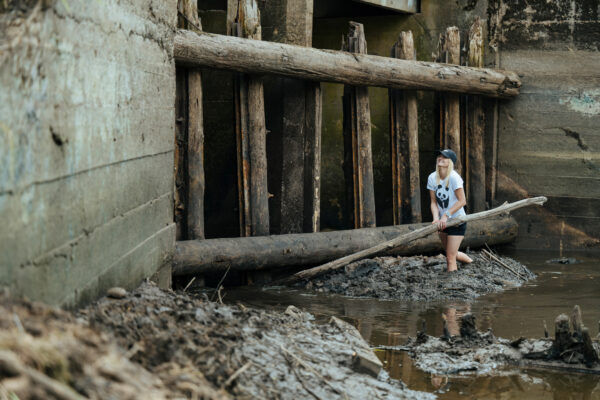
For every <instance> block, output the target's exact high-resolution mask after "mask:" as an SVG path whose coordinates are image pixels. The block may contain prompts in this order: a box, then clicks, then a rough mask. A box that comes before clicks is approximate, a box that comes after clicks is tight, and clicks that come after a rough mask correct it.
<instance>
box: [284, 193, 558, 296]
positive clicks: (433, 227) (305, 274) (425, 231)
mask: <svg viewBox="0 0 600 400" xmlns="http://www.w3.org/2000/svg"><path fill="white" fill-rule="evenodd" d="M546 200H547V199H546V198H545V197H543V196H540V197H533V198H530V199H524V200H519V201H516V202H514V203H504V204H503V205H501V206H500V207H496V208H494V209H492V210H488V211H483V212H480V213H476V214H470V215H465V216H462V217H457V218H452V219H451V220H449V221H448V223H447V224H446V226H447V227H452V226H456V225H459V224H462V223H463V222H470V221H476V220H479V219H483V218H488V217H491V216H494V215H499V214H502V213H506V212H508V211H512V210H515V209H518V208H522V207H527V206H529V205H532V204H538V205H542V204H544V203H545V202H546ZM437 230H438V227H437V224H430V225H429V226H425V227H423V228H420V229H417V230H415V231H413V232H410V233H407V234H404V235H400V236H398V237H396V238H394V239H391V240H388V241H386V242H383V243H379V244H378V245H376V246H373V247H370V248H368V249H366V250H362V251H359V252H357V253H354V254H351V255H349V256H346V257H342V258H339V259H337V260H334V261H331V262H328V263H327V264H323V265H320V266H318V267H314V268H311V269H308V270H304V271H300V272H298V273H296V274H294V275H292V276H291V277H289V278H286V279H283V280H281V282H280V283H286V284H287V283H293V282H297V281H300V280H306V279H310V278H312V277H314V276H318V275H322V274H324V273H327V272H330V271H333V270H336V269H338V268H341V267H343V266H345V265H347V264H349V263H351V262H354V261H358V260H361V259H363V258H367V257H372V256H375V255H377V254H380V253H381V252H383V251H385V250H389V249H391V248H394V247H398V246H402V245H405V244H406V243H409V242H411V241H413V240H415V239H418V238H421V237H424V236H428V235H430V234H432V233H434V232H436V231H437Z"/></svg>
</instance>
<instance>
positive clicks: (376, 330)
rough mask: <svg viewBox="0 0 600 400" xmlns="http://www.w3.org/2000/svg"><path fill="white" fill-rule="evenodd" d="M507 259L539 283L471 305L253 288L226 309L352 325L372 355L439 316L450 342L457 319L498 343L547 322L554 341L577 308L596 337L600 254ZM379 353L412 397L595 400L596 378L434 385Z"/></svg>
mask: <svg viewBox="0 0 600 400" xmlns="http://www.w3.org/2000/svg"><path fill="white" fill-rule="evenodd" d="M505 255H508V256H511V257H513V258H515V259H517V260H518V261H520V262H522V263H523V264H525V265H527V266H528V267H529V268H530V269H531V270H532V271H533V272H535V273H536V274H537V275H538V278H537V279H536V280H534V281H532V282H529V283H527V284H525V285H523V286H521V287H519V288H514V289H511V290H508V291H506V292H504V293H499V294H491V295H486V296H483V297H480V298H478V299H477V300H474V301H471V302H438V303H425V304H424V303H408V302H400V301H379V300H373V299H352V298H345V297H341V296H331V295H327V296H324V295H319V294H315V293H311V292H305V291H299V290H288V289H285V290H278V289H269V290H260V289H256V288H238V289H228V290H226V292H227V296H226V298H225V301H226V302H238V301H239V302H241V303H243V304H246V305H252V306H256V307H261V308H267V309H276V310H285V308H286V307H287V306H288V305H290V304H293V305H295V306H296V307H298V308H301V309H303V310H305V311H308V312H310V313H312V314H313V315H315V317H316V318H317V320H321V321H323V322H325V321H327V319H328V318H329V317H330V316H331V315H335V316H338V317H340V318H343V319H345V320H346V321H348V322H350V323H352V324H354V326H356V327H357V328H358V330H359V331H360V332H361V334H362V335H363V337H364V338H365V339H366V340H367V341H368V342H369V343H370V344H371V345H372V346H374V347H377V346H399V345H402V344H404V343H405V342H406V339H407V337H408V336H414V335H415V334H416V332H417V330H419V329H422V327H423V326H425V329H426V331H427V333H428V334H430V335H441V334H442V323H441V315H442V313H443V314H445V315H446V317H447V318H448V321H449V329H450V331H451V333H452V334H458V325H457V324H453V321H454V320H455V318H458V317H460V316H461V315H462V314H464V313H466V312H471V313H473V314H474V315H475V316H476V318H477V326H478V328H479V329H480V330H485V329H488V328H491V329H492V330H493V332H494V334H495V335H496V336H501V337H504V338H515V339H516V338H518V337H520V336H525V337H541V336H543V334H544V328H543V326H544V321H545V322H546V324H547V326H548V329H549V331H550V334H552V331H553V324H554V319H555V318H556V316H557V315H558V314H560V313H567V314H568V315H570V313H571V310H572V308H573V306H574V305H575V304H578V305H579V306H580V307H581V309H582V312H583V322H584V324H585V325H586V326H588V327H589V328H590V333H591V334H592V336H596V334H598V329H599V323H600V253H597V252H595V253H591V254H590V253H587V254H586V253H571V254H564V256H567V257H575V258H576V259H577V260H579V261H581V262H579V263H577V264H548V263H546V260H549V259H552V258H557V257H558V254H556V253H549V252H530V251H528V252H514V253H511V254H507V253H505ZM453 329H454V330H456V331H454V332H453ZM376 353H377V354H378V356H379V357H380V359H381V360H382V361H383V362H384V365H385V366H386V370H387V371H388V372H389V373H390V375H391V376H392V377H394V378H399V379H402V380H403V381H404V382H405V383H406V384H407V385H408V386H409V388H411V389H415V390H422V391H427V392H434V393H436V394H437V395H438V396H439V398H442V399H517V398H518V399H524V398H526V399H598V400H600V376H593V375H574V374H566V373H564V372H549V371H539V370H519V369H515V368H504V369H501V370H498V373H497V375H496V376H492V377H489V376H486V377H484V376H481V377H477V376H473V375H470V376H469V375H465V376H455V377H438V376H432V375H430V374H428V373H424V372H421V371H420V370H418V369H416V368H414V367H413V366H412V363H411V361H410V358H409V357H408V355H407V354H406V353H404V352H401V351H395V350H394V351H392V350H377V351H376Z"/></svg>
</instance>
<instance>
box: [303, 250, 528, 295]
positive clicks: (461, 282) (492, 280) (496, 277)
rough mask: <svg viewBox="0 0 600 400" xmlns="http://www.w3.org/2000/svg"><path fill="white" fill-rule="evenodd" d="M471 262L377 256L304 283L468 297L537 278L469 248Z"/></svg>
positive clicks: (352, 290)
mask: <svg viewBox="0 0 600 400" xmlns="http://www.w3.org/2000/svg"><path fill="white" fill-rule="evenodd" d="M468 254H469V256H470V257H471V258H472V259H473V263H471V264H461V263H459V267H458V271H457V272H452V273H448V272H447V271H446V258H445V257H444V256H442V255H438V256H435V257H427V256H413V257H377V258H373V259H366V260H361V261H357V262H355V263H352V264H348V265H347V266H346V267H344V268H342V269H340V270H338V271H335V272H333V273H330V274H327V275H323V276H320V277H317V278H314V279H313V280H311V281H309V282H308V283H305V284H304V286H305V288H306V289H309V290H316V291H319V292H324V293H336V294H341V295H345V296H353V297H374V298H379V299H398V300H408V301H431V300H443V299H453V300H469V299H474V298H476V297H479V296H481V295H484V294H486V293H493V292H500V291H503V290H505V289H507V288H510V287H516V286H520V285H521V284H523V283H524V282H526V281H528V280H530V279H534V278H535V274H534V273H533V272H531V271H529V270H528V269H527V267H526V266H524V265H523V264H521V263H519V262H518V261H515V260H513V259H511V258H508V257H501V256H498V255H495V254H493V253H490V252H487V251H484V252H470V253H468Z"/></svg>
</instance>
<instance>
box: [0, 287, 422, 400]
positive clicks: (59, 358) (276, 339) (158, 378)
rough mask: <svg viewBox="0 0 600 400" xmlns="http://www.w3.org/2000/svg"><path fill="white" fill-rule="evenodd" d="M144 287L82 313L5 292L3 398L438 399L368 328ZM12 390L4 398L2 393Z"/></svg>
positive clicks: (0, 346) (0, 320)
mask: <svg viewBox="0 0 600 400" xmlns="http://www.w3.org/2000/svg"><path fill="white" fill-rule="evenodd" d="M312 320H313V317H312V316H311V315H310V314H307V313H304V312H302V311H300V310H298V309H296V308H295V307H293V306H290V307H289V308H288V310H287V311H286V312H285V313H275V312H266V311H261V310H255V309H250V308H246V307H244V306H243V305H237V306H228V305H223V304H219V303H214V302H210V301H208V300H207V299H201V298H193V297H190V296H188V295H187V294H185V293H175V292H172V291H162V290H160V289H158V288H157V287H155V286H153V285H151V284H144V285H142V286H141V287H140V288H138V289H137V290H135V291H134V292H131V293H127V292H123V291H122V290H112V291H111V297H106V298H103V299H101V300H100V301H99V302H98V303H96V304H93V305H91V306H89V307H87V308H85V309H82V310H80V311H79V312H78V313H77V315H73V314H71V313H68V312H65V311H60V310H56V309H52V308H49V307H46V306H43V305H40V304H33V303H30V302H27V301H17V300H13V299H11V298H10V297H7V296H3V297H2V298H0V326H1V327H2V333H1V336H0V388H1V391H2V393H0V399H3V398H11V396H12V395H13V394H14V395H15V396H17V397H18V398H19V399H21V400H24V399H38V398H40V399H41V398H44V399H47V398H59V399H81V398H91V399H105V398H118V399H140V398H148V399H174V398H202V399H231V398H236V399H253V398H280V399H294V400H295V399H304V398H311V399H312V398H331V399H336V398H340V399H343V398H348V399H365V398H389V399H431V398H433V396H432V395H430V394H427V393H420V392H415V391H411V390H408V389H406V387H405V385H404V384H403V383H402V382H400V381H397V380H393V379H390V378H389V376H388V375H387V373H386V372H385V371H383V370H382V365H381V362H380V361H379V359H378V358H377V357H376V356H375V355H374V353H373V352H372V350H371V349H370V348H369V346H368V344H367V343H366V342H365V341H364V340H363V339H362V338H361V337H360V334H359V333H358V331H357V330H356V329H355V328H354V327H353V326H351V325H349V324H348V323H345V322H344V321H341V320H339V319H337V318H332V320H331V321H330V323H328V324H323V325H316V324H315V323H313V322H312ZM3 396H4V397H3Z"/></svg>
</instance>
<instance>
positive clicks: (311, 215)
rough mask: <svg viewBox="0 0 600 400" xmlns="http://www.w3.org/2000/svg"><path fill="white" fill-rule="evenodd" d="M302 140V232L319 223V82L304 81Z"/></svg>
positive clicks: (320, 104) (310, 230) (317, 228)
mask: <svg viewBox="0 0 600 400" xmlns="http://www.w3.org/2000/svg"><path fill="white" fill-rule="evenodd" d="M305 84H306V107H305V109H306V116H305V128H304V133H305V141H304V232H318V231H319V228H320V225H321V125H322V119H321V118H322V110H323V103H322V93H321V84H320V83H318V82H316V83H312V82H306V83H305Z"/></svg>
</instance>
